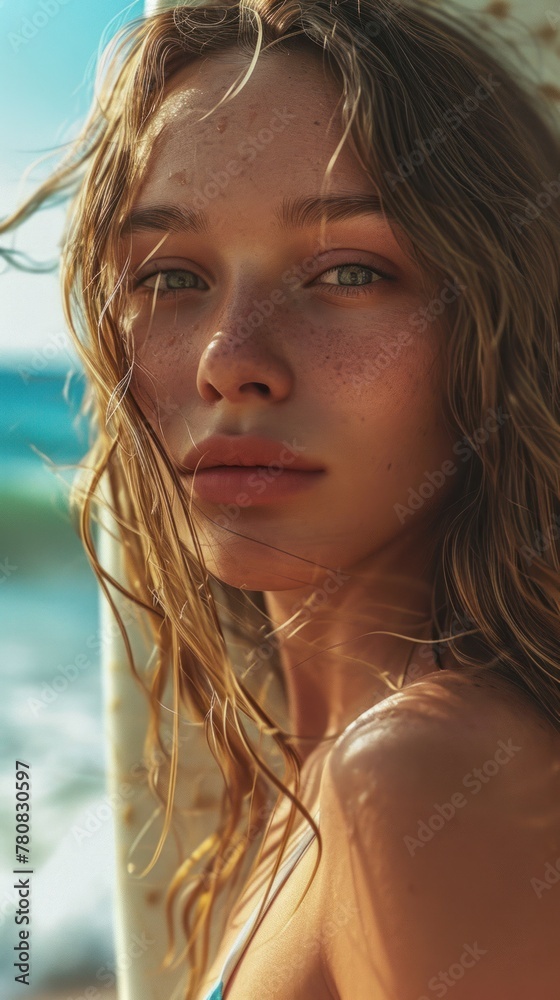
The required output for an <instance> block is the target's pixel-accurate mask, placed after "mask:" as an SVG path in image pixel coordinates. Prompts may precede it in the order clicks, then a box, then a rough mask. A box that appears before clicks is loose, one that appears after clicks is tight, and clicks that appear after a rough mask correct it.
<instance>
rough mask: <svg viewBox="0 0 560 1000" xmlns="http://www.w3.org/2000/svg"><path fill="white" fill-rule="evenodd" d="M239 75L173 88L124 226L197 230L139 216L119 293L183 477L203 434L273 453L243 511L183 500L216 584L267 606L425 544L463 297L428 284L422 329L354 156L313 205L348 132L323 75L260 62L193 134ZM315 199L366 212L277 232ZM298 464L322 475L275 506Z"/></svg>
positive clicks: (237, 499)
mask: <svg viewBox="0 0 560 1000" xmlns="http://www.w3.org/2000/svg"><path fill="white" fill-rule="evenodd" d="M248 66H249V59H248V58H247V57H245V56H243V55H241V54H239V53H234V54H227V55H223V56H219V57H212V58H209V59H204V60H202V59H199V60H197V62H196V63H195V64H193V65H192V66H191V67H188V68H187V69H185V70H182V71H180V72H179V73H177V74H176V75H175V76H174V77H173V78H172V81H171V82H170V84H169V86H168V89H167V92H166V94H167V96H166V98H165V100H164V102H163V104H162V106H161V109H160V110H159V112H158V113H157V115H156V116H155V117H154V119H153V121H152V122H151V123H150V129H149V133H148V134H147V136H146V139H145V142H144V144H143V147H142V152H143V155H145V157H146V167H145V171H144V173H143V175H142V182H141V186H140V187H139V190H138V193H137V197H136V200H135V205H134V211H135V212H137V211H140V210H145V209H147V208H148V207H154V206H160V207H161V206H167V207H171V208H172V209H174V210H177V209H182V210H183V212H184V214H185V215H187V214H188V213H194V214H195V226H194V227H191V228H190V229H188V230H187V229H184V230H183V231H180V230H179V229H178V228H177V227H170V225H169V222H168V221H167V220H166V219H165V217H164V216H163V215H161V214H160V215H159V216H158V215H153V216H152V217H151V218H148V219H146V218H144V219H143V221H141V220H139V219H138V218H137V220H136V222H137V224H136V226H135V227H134V229H132V230H131V231H130V234H129V233H128V231H127V233H126V235H125V237H124V239H123V249H124V251H125V254H126V253H128V252H129V251H130V254H131V260H130V268H131V270H132V271H133V272H134V273H135V275H136V280H138V281H140V282H142V284H140V285H139V286H138V287H137V288H136V289H135V290H134V291H133V292H132V293H131V295H132V298H131V304H132V310H133V314H134V319H133V323H132V328H131V329H132V337H133V341H134V345H135V351H136V364H135V370H134V380H133V383H132V391H133V392H134V394H135V396H136V398H137V399H138V401H139V403H140V405H141V407H142V409H143V411H144V413H145V414H146V416H147V418H148V419H149V420H150V422H151V423H152V425H153V426H154V428H156V430H157V433H158V434H159V436H160V437H161V439H162V440H163V441H164V443H165V446H166V448H167V451H168V453H169V454H170V456H171V457H172V458H173V460H174V462H175V463H176V464H177V466H180V465H181V464H183V463H184V461H185V456H186V453H187V452H188V451H189V450H190V449H191V448H192V446H193V444H200V443H201V442H202V441H203V439H205V438H207V437H208V436H210V435H211V434H215V433H220V434H226V435H249V434H250V435H262V436H265V437H267V438H272V439H273V440H275V441H277V442H284V443H285V450H284V452H283V456H284V457H283V459H282V460H281V462H280V464H278V463H276V464H274V466H271V467H270V469H269V471H268V473H266V472H265V475H264V476H263V475H258V476H256V477H255V478H253V480H252V481H249V480H247V483H246V485H245V488H244V489H241V490H239V494H238V495H237V494H236V496H231V495H226V494H224V496H223V498H215V499H212V500H209V499H207V498H206V499H205V498H203V497H201V496H200V495H199V494H198V493H197V490H196V478H195V490H194V493H193V505H192V513H193V514H194V515H195V519H196V523H197V527H199V529H200V532H199V537H200V538H201V543H202V547H203V552H204V556H205V559H206V563H207V566H208V568H209V570H210V571H211V572H212V573H214V574H215V575H216V576H218V577H219V578H220V579H222V580H224V581H225V582H227V583H230V584H232V585H234V586H237V587H247V588H248V589H249V590H264V591H266V590H284V589H294V588H297V587H299V586H301V585H304V584H309V583H312V582H314V581H315V580H316V578H317V573H316V571H314V569H313V565H314V564H318V565H319V566H321V567H331V568H333V569H343V570H347V569H349V568H350V567H352V566H356V565H357V564H358V563H361V562H362V561H363V560H367V559H369V558H371V557H375V554H376V553H377V552H378V551H379V550H380V549H381V548H382V547H386V546H387V545H388V544H389V545H392V544H394V545H395V551H397V550H398V551H399V552H402V553H405V554H406V551H407V549H408V550H409V551H410V552H412V550H413V549H414V548H416V549H417V550H424V551H429V550H430V549H431V547H432V546H433V538H429V537H427V534H426V526H425V518H426V515H427V514H428V512H430V513H433V510H434V505H443V504H444V502H445V497H446V495H447V493H448V491H449V489H450V488H452V487H453V486H454V482H453V479H454V477H453V475H450V476H448V475H445V476H443V475H442V474H441V473H440V477H439V478H438V477H436V478H437V479H438V482H439V481H440V480H441V479H444V480H445V482H444V483H443V485H441V486H439V487H437V488H434V491H433V496H432V497H431V499H429V500H426V501H425V502H424V503H423V504H422V505H421V506H420V507H419V508H418V507H417V509H413V508H412V506H410V509H409V505H410V498H411V493H410V490H411V489H412V490H414V491H417V490H418V488H419V486H421V484H423V483H425V482H426V476H427V474H433V473H436V472H437V471H439V470H441V467H442V463H444V462H445V461H446V460H447V459H449V456H450V445H451V443H452V442H451V441H450V439H449V436H448V434H447V433H446V431H445V430H444V425H443V422H442V418H441V404H442V384H443V378H442V372H441V371H440V366H439V363H438V351H439V348H440V338H441V336H442V328H443V327H444V325H445V309H447V308H448V307H447V305H445V303H449V302H452V301H453V300H454V298H456V297H457V295H458V294H459V290H458V289H457V288H455V289H454V290H453V288H451V289H450V285H451V283H448V285H447V286H444V285H443V284H442V286H441V287H440V288H435V290H434V291H433V292H432V296H431V297H435V298H437V297H439V296H441V301H442V302H443V303H444V312H443V316H440V321H439V323H436V322H430V321H429V320H428V321H426V319H423V317H424V316H425V313H423V312H421V311H420V310H422V307H426V306H428V304H429V301H430V296H429V295H428V293H427V291H426V288H425V282H423V280H422V275H421V273H420V271H419V269H418V267H417V266H416V265H415V264H414V263H413V261H412V259H411V258H410V257H409V256H408V255H407V253H406V252H405V250H404V249H403V247H402V246H401V245H399V243H398V242H397V239H396V237H395V235H394V234H393V232H392V230H391V228H390V225H389V222H388V221H387V220H386V219H385V218H384V217H383V216H382V215H381V214H380V212H379V211H378V210H377V211H375V210H372V208H373V206H374V191H373V189H372V185H371V182H370V181H369V180H368V178H367V176H366V174H365V173H364V172H363V170H362V169H361V167H360V165H359V164H358V162H357V161H356V159H355V158H354V156H353V155H352V153H351V151H350V150H349V149H348V147H347V146H345V147H344V149H343V151H342V152H341V154H340V155H339V156H338V159H337V161H336V164H335V166H334V170H333V172H332V175H331V178H330V181H329V185H328V187H327V188H326V189H325V188H324V189H323V190H322V191H321V183H322V180H323V176H324V173H325V170H326V168H327V166H328V164H329V162H330V160H331V157H332V156H333V153H334V152H335V150H336V148H337V146H338V143H339V141H340V139H341V136H342V128H341V125H340V122H339V111H338V109H337V108H336V105H337V102H338V101H339V92H338V88H337V86H336V85H335V84H334V83H333V82H332V81H331V80H330V79H329V78H327V77H326V76H325V75H324V73H323V69H322V66H321V63H320V60H319V59H315V57H312V56H303V55H301V54H295V53H292V54H286V53H277V52H272V53H270V54H267V55H266V56H265V57H264V58H260V59H259V61H258V63H257V66H256V68H255V70H254V71H253V73H252V76H251V78H250V80H249V82H248V83H247V84H245V85H244V87H243V89H242V90H241V92H240V93H239V94H237V95H236V96H235V97H234V98H233V99H232V101H231V102H230V103H227V104H225V105H224V106H223V107H221V108H219V109H218V110H216V111H214V112H213V113H212V114H211V115H210V116H209V117H207V118H206V119H205V120H204V121H200V120H199V119H200V118H202V116H203V115H204V114H205V113H206V112H208V111H210V109H211V108H212V107H213V106H214V105H215V104H216V103H217V101H218V100H219V99H220V98H221V97H222V96H223V95H224V94H225V92H226V91H227V89H228V88H229V87H230V86H231V84H232V82H233V81H234V79H235V78H236V76H237V74H238V73H239V72H240V70H241V69H242V68H247V67H248ZM320 194H323V195H325V194H326V195H328V196H330V197H333V196H335V195H336V196H342V197H344V198H345V199H352V198H354V199H356V198H357V199H362V205H361V211H360V213H359V214H356V213H354V214H353V215H349V214H348V215H347V217H343V216H342V213H341V212H338V213H337V214H336V213H335V215H334V216H333V217H332V218H330V219H329V221H327V222H326V224H325V225H324V227H321V225H320V223H319V221H318V220H317V218H316V217H314V216H309V217H306V218H305V219H304V220H300V222H301V224H299V225H295V224H294V213H292V216H291V217H290V216H289V215H288V217H287V221H285V222H284V223H283V224H282V223H281V221H280V213H281V211H282V210H284V211H286V212H287V210H288V209H289V208H290V206H291V205H292V203H293V202H295V201H296V200H299V199H305V200H309V201H311V200H312V199H315V198H317V197H318V196H319V195H320ZM365 199H367V201H368V202H369V204H367V205H364V200H365ZM354 205H356V201H354ZM202 213H203V215H204V218H203V219H201V214H202ZM296 217H297V213H296ZM290 223H291V224H290ZM162 241H163V242H162ZM401 244H403V245H406V243H405V241H404V239H402V238H401ZM166 270H167V271H168V272H170V273H168V274H167V275H165V274H164V273H160V274H159V279H158V277H157V273H156V272H164V271H166ZM380 272H381V275H386V276H381V275H380ZM163 293H165V294H163ZM442 293H443V294H442ZM440 324H441V325H440ZM203 452H204V447H203V446H202V447H201V449H200V452H199V454H200V455H201V454H203ZM294 456H298V457H304V458H305V459H306V460H308V461H309V462H311V463H313V464H314V465H316V466H320V467H322V468H323V469H324V470H325V471H324V472H323V473H322V474H321V475H318V476H313V477H311V476H308V477H307V479H306V480H305V484H304V488H302V489H298V490H295V491H294V492H292V493H290V494H289V495H282V496H281V497H280V496H278V495H277V494H279V492H280V489H279V486H278V485H276V484H278V483H279V482H280V481H281V480H282V477H284V482H285V483H292V482H295V479H294V473H293V470H292V469H291V464H292V462H293V461H294ZM282 462H284V463H285V465H283V464H282ZM249 472H254V470H249ZM266 475H268V479H267V478H266ZM185 482H186V484H187V485H188V487H189V489H190V485H191V484H192V476H189V475H188V474H185ZM253 501H255V502H253ZM185 540H186V541H187V542H188V539H185ZM403 542H404V543H405V544H404V545H403ZM307 560H309V561H310V562H308V561H307ZM405 565H406V561H405Z"/></svg>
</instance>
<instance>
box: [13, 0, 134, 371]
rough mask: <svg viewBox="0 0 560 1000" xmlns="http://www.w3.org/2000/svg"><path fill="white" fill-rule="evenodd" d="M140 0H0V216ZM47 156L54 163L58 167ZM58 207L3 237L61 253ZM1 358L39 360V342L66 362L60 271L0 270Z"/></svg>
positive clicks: (87, 97) (41, 253)
mask: <svg viewBox="0 0 560 1000" xmlns="http://www.w3.org/2000/svg"><path fill="white" fill-rule="evenodd" d="M142 11H143V0H136V2H134V3H131V4H128V5H126V4H123V3H120V2H119V0H62V2H61V0H0V93H1V94H2V101H1V102H0V216H1V217H2V218H4V217H5V216H6V215H7V214H8V213H11V212H12V211H13V209H14V207H15V205H16V203H17V201H18V200H19V198H18V192H19V194H22V193H27V192H29V191H31V190H32V189H33V186H34V181H35V182H37V181H39V180H40V179H41V178H42V177H43V176H44V175H45V172H46V167H45V166H42V167H40V168H37V169H36V170H34V171H33V172H32V174H31V176H30V177H29V178H28V179H27V180H26V182H25V184H24V185H22V174H23V173H24V171H25V170H26V169H27V168H28V167H29V166H30V165H31V164H32V163H34V162H35V161H37V160H38V159H39V157H41V156H42V155H44V154H45V153H47V152H48V151H49V150H52V149H53V148H54V147H56V145H57V144H58V143H60V142H64V141H67V140H68V138H70V136H71V135H72V134H74V133H75V131H76V125H77V123H79V121H81V120H82V119H83V117H84V116H85V114H86V112H87V110H88V107H89V105H90V102H91V98H92V94H93V77H94V66H95V60H96V57H97V51H98V47H99V45H100V43H101V42H102V41H104V42H106V41H107V40H108V39H109V38H110V37H111V36H112V35H113V34H114V33H115V32H116V30H117V29H118V28H119V27H120V26H121V25H122V24H124V23H125V22H126V21H128V20H131V19H133V18H136V17H139V16H141V14H142ZM54 162H55V161H53V164H52V165H53V166H54ZM63 217H64V214H63V210H62V209H60V208H58V209H52V210H50V211H47V212H44V213H39V214H38V215H37V216H36V218H35V219H34V220H32V221H31V222H29V223H27V224H26V225H25V226H23V227H21V229H20V231H19V233H17V234H15V235H14V234H10V235H9V236H7V235H0V246H9V247H13V246H15V247H17V248H20V249H22V250H24V251H25V252H27V253H29V254H30V256H31V257H33V258H34V259H35V258H36V257H38V258H39V259H45V260H50V259H53V258H54V257H56V256H57V255H58V251H57V244H58V240H59V238H60V233H61V228H62V221H63ZM0 317H1V320H0V364H6V363H10V364H12V365H16V366H17V364H18V362H19V363H21V362H23V361H25V360H27V361H29V359H30V358H33V357H35V359H36V361H38V363H40V360H41V359H40V358H38V357H37V354H36V352H37V351H41V350H43V351H44V347H45V345H49V344H50V345H51V346H52V345H54V347H56V348H57V349H56V350H54V348H52V349H51V350H48V351H47V354H48V361H49V364H51V365H53V366H55V367H61V368H64V367H68V358H69V356H71V349H70V347H68V352H70V353H68V352H67V350H66V349H65V348H64V347H60V346H57V345H60V343H61V342H62V341H61V335H60V332H61V331H64V328H65V324H64V319H63V316H62V310H61V307H60V294H59V287H58V275H57V273H56V272H55V273H54V274H52V275H31V276H29V275H25V274H20V273H18V272H16V271H14V270H13V269H11V268H10V269H9V271H4V272H3V273H1V274H0Z"/></svg>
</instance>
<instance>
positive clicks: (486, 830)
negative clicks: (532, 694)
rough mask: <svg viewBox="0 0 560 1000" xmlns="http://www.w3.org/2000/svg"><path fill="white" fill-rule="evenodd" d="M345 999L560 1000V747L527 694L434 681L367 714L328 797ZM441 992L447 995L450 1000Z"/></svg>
mask: <svg viewBox="0 0 560 1000" xmlns="http://www.w3.org/2000/svg"><path fill="white" fill-rule="evenodd" d="M320 810H321V833H322V836H323V839H324V848H325V867H324V875H323V877H322V890H323V894H324V895H323V898H324V904H325V907H328V905H329V900H332V899H333V898H340V897H343V896H344V897H345V900H341V901H346V903H347V905H348V906H349V907H350V910H351V909H352V907H353V912H354V913H355V920H354V921H351V922H349V924H348V925H347V926H346V927H345V928H342V929H341V931H340V932H339V933H337V935H335V936H333V937H332V939H330V940H329V943H328V947H327V949H326V954H325V956H324V962H325V965H326V967H327V968H328V969H329V972H330V976H331V981H332V984H333V987H334V988H335V989H336V990H337V991H338V994H339V996H340V998H341V1000H346V996H352V997H353V998H355V1000H362V998H363V1000H366V998H368V1000H418V998H419V997H423V998H425V997H430V996H444V995H445V993H446V992H447V990H448V989H449V988H450V987H451V986H453V996H454V997H455V1000H472V998H473V997H475V996H476V998H477V1000H497V998H500V997H502V996H503V997H504V998H505V997H506V996H507V998H508V1000H522V998H524V1000H525V998H526V997H527V996H530V995H535V996H536V995H538V996H539V1000H556V998H557V995H558V979H559V975H560V959H559V958H558V957H557V955H558V953H557V946H556V938H557V931H556V930H555V929H557V928H558V926H559V925H560V734H558V732H557V730H555V729H554V727H552V725H551V724H550V723H549V722H548V721H547V720H546V719H545V718H544V717H543V716H541V713H539V710H538V708H537V707H536V706H534V705H533V704H532V703H531V701H530V700H529V699H528V698H527V697H526V696H525V695H524V694H523V693H522V692H521V691H519V690H518V689H516V688H515V686H513V685H511V686H510V685H509V684H508V683H507V682H503V681H502V680H501V679H495V678H493V677H490V676H485V677H480V675H479V674H476V673H474V672H473V673H472V674H467V673H465V674H463V675H459V674H458V672H454V673H449V674H448V675H444V674H443V673H442V674H438V675H433V676H430V677H429V678H424V679H422V680H421V681H418V682H417V683H415V684H412V685H410V686H409V687H408V688H406V689H404V690H403V691H401V692H397V693H396V694H395V695H392V696H391V697H390V698H387V699H385V700H384V701H383V702H382V703H381V704H379V705H377V706H375V707H374V708H373V709H370V710H369V711H368V712H366V713H364V715H362V716H360V718H359V719H358V720H356V723H354V725H353V726H351V727H350V728H349V729H348V730H347V731H346V732H345V733H344V735H343V736H342V737H341V739H340V740H339V741H338V742H337V743H336V744H335V746H334V747H333V750H332V752H331V754H330V756H329V758H328V760H327V763H326V766H325V771H324V774H323V778H322V784H321V792H320ZM438 991H439V992H438Z"/></svg>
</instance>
